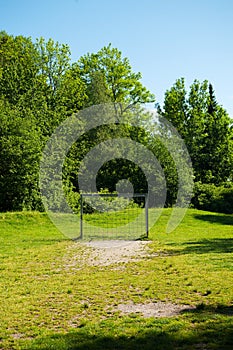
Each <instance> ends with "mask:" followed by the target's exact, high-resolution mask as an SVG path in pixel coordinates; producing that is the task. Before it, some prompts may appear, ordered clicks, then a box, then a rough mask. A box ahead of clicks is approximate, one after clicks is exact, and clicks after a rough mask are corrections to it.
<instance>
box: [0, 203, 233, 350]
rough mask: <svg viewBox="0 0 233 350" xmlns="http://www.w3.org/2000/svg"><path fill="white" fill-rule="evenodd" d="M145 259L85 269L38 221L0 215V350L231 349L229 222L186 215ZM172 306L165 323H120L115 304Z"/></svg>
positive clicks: (67, 244)
mask: <svg viewBox="0 0 233 350" xmlns="http://www.w3.org/2000/svg"><path fill="white" fill-rule="evenodd" d="M170 214H171V209H164V211H163V214H162V216H161V218H160V220H159V221H158V223H156V225H155V226H154V227H153V228H152V230H151V231H150V235H149V239H150V240H152V243H151V244H150V249H151V256H150V257H148V258H143V259H142V260H140V261H136V262H135V261H132V262H128V263H120V264H119V265H117V266H116V265H108V266H89V265H87V264H85V261H82V259H84V257H85V249H86V248H85V246H83V245H81V244H80V243H76V242H74V241H71V240H69V239H67V238H66V237H64V236H63V235H62V234H61V233H59V231H58V230H57V229H56V228H55V227H54V226H53V224H52V223H51V222H50V221H49V219H48V217H47V216H46V214H41V213H30V212H29V213H28V212H25V213H5V214H0V243H1V251H0V259H1V264H0V270H1V273H0V281H1V282H0V298H1V300H0V313H1V318H0V348H1V349H32V350H33V349H44V350H45V349H54V350H55V349H56V350H65V349H66V350H68V349H69V350H71V349H72V350H75V349H82V350H84V349H85V350H88V349H99V350H102V349H105V350H110V349H114V350H115V349H132V350H137V349H138V350H139V349H140V350H141V349H143V350H155V349H161V350H164V349H169V350H170V349H233V215H223V214H216V213H209V212H203V211H197V210H193V209H189V210H188V211H187V213H186V216H185V218H184V219H183V221H182V223H181V224H180V225H179V227H178V228H177V229H176V230H175V231H174V232H172V233H170V234H166V233H165V228H166V224H167V221H168V218H169V215H170ZM158 301H163V302H172V303H175V304H179V305H189V306H190V309H189V310H187V311H185V312H182V313H180V314H178V315H175V316H173V317H161V318H153V317H150V318H144V317H143V316H142V315H141V314H137V313H134V314H129V315H123V314H121V313H120V312H119V311H117V310H116V309H117V305H118V304H124V303H125V304H127V303H129V302H133V303H144V304H147V303H150V302H154V303H155V302H158Z"/></svg>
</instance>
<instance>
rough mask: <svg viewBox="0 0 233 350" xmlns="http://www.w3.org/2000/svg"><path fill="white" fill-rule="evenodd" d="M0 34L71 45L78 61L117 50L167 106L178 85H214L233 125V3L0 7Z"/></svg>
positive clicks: (69, 2) (77, 0) (175, 0)
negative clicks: (107, 48) (180, 81)
mask: <svg viewBox="0 0 233 350" xmlns="http://www.w3.org/2000/svg"><path fill="white" fill-rule="evenodd" d="M0 30H5V31H6V32H7V33H8V34H13V35H24V36H31V37H32V39H33V40H35V38H38V37H41V36H42V37H44V38H46V39H49V38H53V39H54V40H55V41H59V42H60V43H66V44H68V45H69V46H70V48H71V51H72V59H73V60H74V61H75V60H77V59H78V58H79V57H80V56H82V55H83V54H85V53H87V52H96V51H98V50H99V49H100V48H102V47H103V46H105V45H107V44H108V43H110V42H111V43H112V45H113V46H114V47H117V48H118V49H119V50H121V51H122V54H123V56H126V57H128V58H129V60H130V63H131V65H132V68H133V70H134V71H140V72H141V73H142V75H143V79H142V82H143V84H144V85H145V86H146V87H147V88H149V89H150V90H151V91H152V92H153V93H154V94H155V95H156V99H157V102H159V103H160V104H162V102H163V98H164V92H165V91H166V90H167V89H169V88H170V87H171V86H172V85H173V84H174V82H175V80H176V79H178V78H180V77H184V78H185V79H186V83H187V88H188V86H189V85H190V84H191V83H192V82H193V80H194V79H199V80H201V81H203V80H204V79H207V80H209V81H210V82H211V83H212V84H213V86H214V89H215V93H216V97H217V100H218V102H219V103H220V104H222V105H223V107H224V108H226V109H227V111H228V113H229V114H230V116H231V117H232V118H233V40H232V35H233V1H232V0H144V1H141V0H134V1H133V0H117V1H107V0H37V1H35V0H0Z"/></svg>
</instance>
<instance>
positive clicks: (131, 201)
mask: <svg viewBox="0 0 233 350" xmlns="http://www.w3.org/2000/svg"><path fill="white" fill-rule="evenodd" d="M143 237H148V195H147V194H144V193H143V194H138V193H136V194H126V193H123V194H121V193H120V194H119V193H118V194H102V193H101V194H100V193H82V194H81V203H80V238H81V239H85V240H86V239H114V240H115V239H123V240H135V239H140V238H143Z"/></svg>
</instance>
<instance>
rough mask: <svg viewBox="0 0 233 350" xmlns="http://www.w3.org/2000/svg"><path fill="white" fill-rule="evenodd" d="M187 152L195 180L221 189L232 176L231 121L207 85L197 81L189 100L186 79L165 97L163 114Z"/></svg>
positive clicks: (190, 92)
mask: <svg viewBox="0 0 233 350" xmlns="http://www.w3.org/2000/svg"><path fill="white" fill-rule="evenodd" d="M162 115H163V116H164V117H165V118H167V119H168V120H169V121H170V122H171V123H172V124H173V125H174V126H175V127H176V128H177V130H178V132H179V133H180V135H181V136H182V137H183V139H184V141H185V144H186V146H187V148H188V151H189V154H190V156H191V160H192V163H193V168H194V172H195V180H196V181H201V182H203V183H214V184H215V185H219V184H221V183H222V182H224V181H227V180H229V179H231V176H232V164H233V163H232V131H231V128H230V126H231V120H230V118H229V116H228V114H227V112H226V111H225V110H224V109H223V108H222V106H220V105H219V104H218V103H217V101H216V99H215V96H214V91H213V87H212V85H211V84H208V82H207V81H204V82H203V83H200V82H199V81H198V80H195V81H194V83H193V84H192V85H191V86H190V91H189V94H188V96H187V92H186V89H185V84H184V79H179V80H177V81H176V83H175V84H174V86H173V87H172V88H171V89H170V90H168V91H167V92H166V94H165V101H164V111H163V112H162Z"/></svg>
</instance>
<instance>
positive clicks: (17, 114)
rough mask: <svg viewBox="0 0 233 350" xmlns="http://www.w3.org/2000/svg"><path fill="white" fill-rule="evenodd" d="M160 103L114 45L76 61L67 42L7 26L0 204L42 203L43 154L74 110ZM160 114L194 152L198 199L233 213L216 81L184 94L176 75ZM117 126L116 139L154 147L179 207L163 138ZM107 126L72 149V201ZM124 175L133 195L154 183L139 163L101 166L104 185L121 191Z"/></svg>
mask: <svg viewBox="0 0 233 350" xmlns="http://www.w3.org/2000/svg"><path fill="white" fill-rule="evenodd" d="M154 101H155V96H154V95H153V94H152V93H151V92H150V91H149V90H147V89H146V88H145V87H144V86H143V85H142V83H141V74H140V73H134V72H133V71H132V68H131V66H130V63H129V60H128V59H127V58H124V57H122V54H121V52H120V51H119V50H118V49H116V48H113V47H112V46H111V45H108V46H107V47H103V48H102V49H101V50H100V51H99V52H97V53H91V54H87V55H84V56H82V57H80V59H79V60H78V61H77V62H74V63H72V62H71V52H70V49H69V47H68V46H67V45H64V44H60V43H57V42H54V41H53V40H52V39H49V40H48V41H45V40H44V39H43V38H40V39H38V40H36V41H35V42H33V41H32V39H31V38H28V37H23V36H15V37H14V36H11V35H8V34H7V33H6V32H1V33H0V121H1V123H0V211H9V210H44V208H43V204H42V201H41V194H40V189H39V167H40V160H41V155H42V151H43V148H44V146H45V144H46V142H47V140H48V139H49V137H50V136H51V135H52V133H53V131H54V130H55V129H56V127H57V126H58V125H60V124H61V122H62V121H64V120H66V119H67V117H69V116H71V115H72V114H74V113H78V112H79V111H81V110H83V109H85V108H87V107H90V106H93V105H98V104H101V103H122V104H124V105H125V106H130V107H131V108H132V107H134V108H138V107H137V106H140V105H143V104H145V103H148V102H150V103H151V102H154ZM158 111H159V112H160V113H161V115H162V116H164V117H165V118H166V119H167V120H169V121H170V122H171V123H172V124H173V125H174V126H175V127H176V129H177V130H178V132H179V133H180V135H181V136H182V138H183V139H184V141H185V143H186V146H187V148H188V151H189V153H190V156H191V159H192V163H193V168H194V175H195V194H194V197H193V205H194V206H195V207H197V208H202V209H210V210H217V211H218V210H219V211H223V212H233V209H232V208H233V205H232V204H233V185H232V173H233V172H232V170H233V169H232V168H233V165H232V164H233V162H232V160H233V159H232V157H233V149H232V145H233V143H232V141H233V137H232V135H233V134H232V128H231V120H230V118H229V116H228V114H227V112H226V111H225V110H224V109H223V108H222V107H221V106H220V105H219V104H218V103H217V101H216V98H215V94H214V91H213V87H212V85H211V84H209V83H208V82H207V81H204V82H202V83H200V82H198V81H195V82H194V83H193V84H192V85H191V87H190V89H189V91H188V92H187V91H186V87H185V82H184V79H179V80H177V81H176V82H175V84H174V86H173V87H172V88H171V89H170V90H168V91H167V92H166V93H165V98H164V105H163V106H161V107H158ZM149 122H150V123H152V122H153V121H152V120H150V121H149ZM119 130H120V131H119ZM110 131H111V136H112V137H119V135H120V136H125V137H129V138H131V139H132V140H135V141H137V142H140V143H142V144H144V145H145V146H146V147H147V148H148V149H150V150H151V151H153V153H154V154H155V155H156V157H157V158H158V160H159V162H160V164H161V166H162V168H163V170H164V173H165V176H166V181H167V198H166V205H167V206H171V205H173V204H174V202H175V198H176V193H177V186H178V180H177V173H176V169H175V164H174V162H173V160H172V158H171V157H170V155H169V152H168V151H167V149H166V148H165V147H164V145H163V144H161V143H160V142H159V141H158V139H157V138H155V137H154V135H153V133H152V134H150V131H149V129H148V130H146V128H145V129H142V128H137V127H132V126H131V127H130V126H124V127H123V126H121V127H120V126H117V125H112V127H111V130H110ZM106 133H107V130H106V127H105V126H103V127H102V128H97V129H96V130H91V131H90V132H88V133H87V134H86V135H83V136H82V137H81V138H80V139H79V140H78V141H77V142H76V143H75V144H74V145H73V146H72V148H71V149H70V151H69V153H68V155H67V158H66V161H65V164H64V190H65V192H66V195H67V199H68V201H69V203H70V204H71V205H72V206H73V207H74V208H76V207H77V205H78V204H77V203H78V197H79V187H78V170H79V164H80V162H81V160H82V158H83V157H84V155H86V154H87V153H88V151H89V150H90V149H91V148H92V147H93V146H94V145H96V144H98V142H100V141H101V140H103V139H104V136H106ZM108 133H109V128H108ZM125 178H128V179H129V180H130V181H131V183H132V184H133V186H134V190H135V192H145V191H146V190H147V181H146V178H145V176H144V174H143V173H142V171H141V169H140V168H139V167H138V166H136V165H135V164H132V162H130V161H128V160H126V159H117V160H116V159H115V160H114V159H113V160H112V161H109V162H108V163H106V164H105V165H104V166H103V167H102V168H101V169H100V171H99V173H98V178H97V188H98V189H99V190H100V189H101V188H107V189H108V190H109V191H115V190H116V184H117V183H118V182H119V180H121V179H125ZM54 200H55V199H54ZM55 204H56V203H55Z"/></svg>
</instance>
